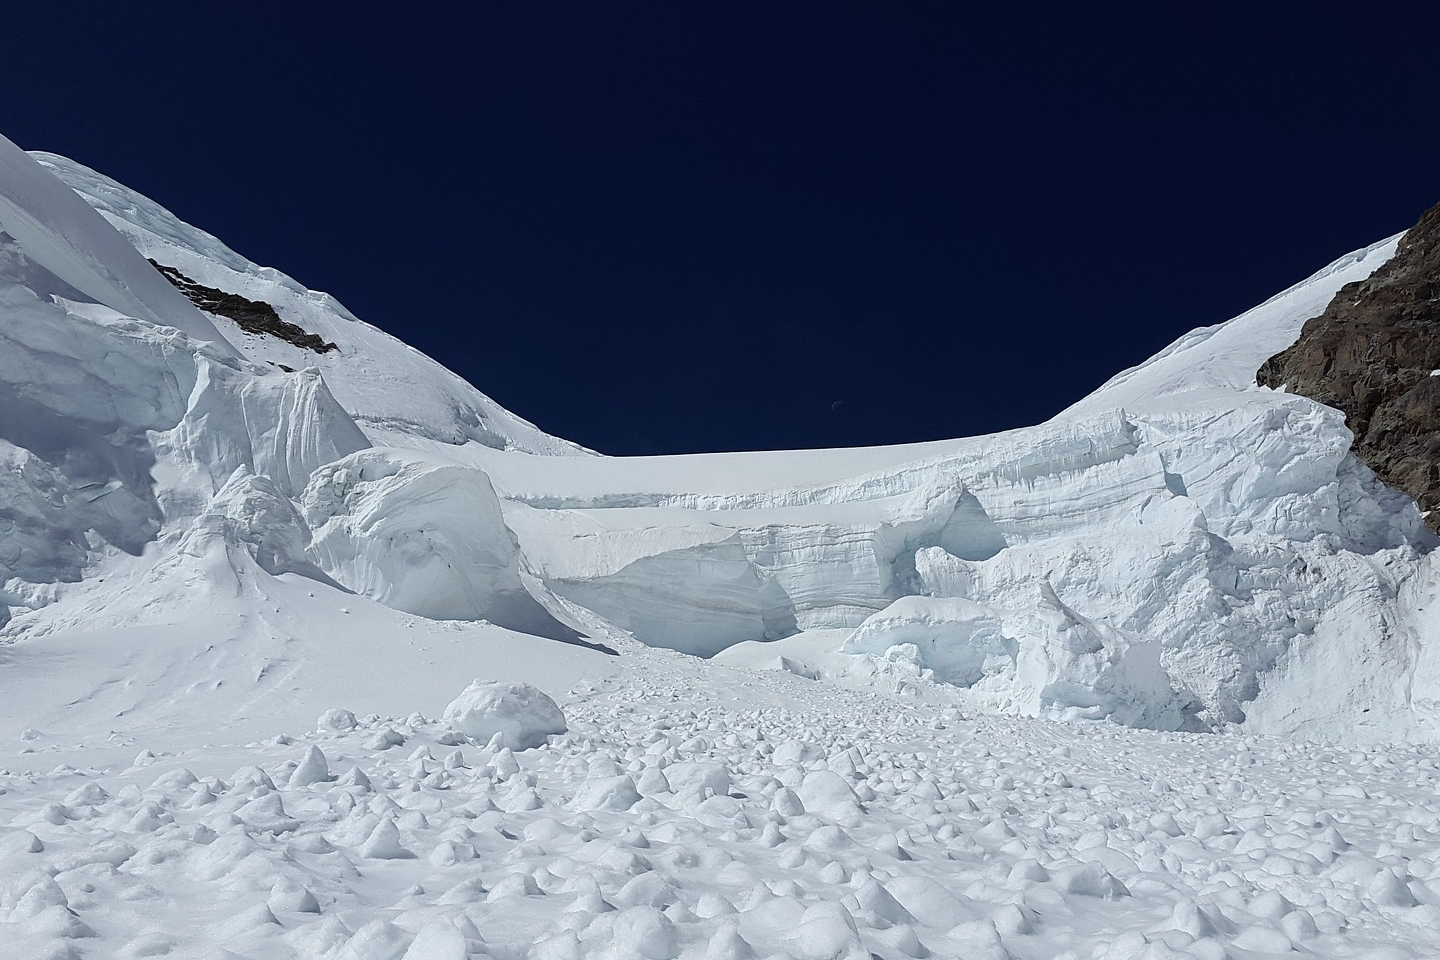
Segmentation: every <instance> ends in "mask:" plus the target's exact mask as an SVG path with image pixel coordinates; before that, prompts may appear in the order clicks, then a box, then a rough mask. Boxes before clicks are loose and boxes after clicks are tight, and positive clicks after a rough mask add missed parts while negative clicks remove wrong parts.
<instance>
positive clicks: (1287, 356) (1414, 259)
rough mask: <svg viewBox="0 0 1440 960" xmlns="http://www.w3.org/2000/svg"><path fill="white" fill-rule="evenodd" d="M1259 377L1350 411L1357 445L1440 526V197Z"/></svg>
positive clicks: (1364, 456)
mask: <svg viewBox="0 0 1440 960" xmlns="http://www.w3.org/2000/svg"><path fill="white" fill-rule="evenodd" d="M1256 381H1257V382H1258V383H1260V384H1261V385H1262V386H1267V387H1274V388H1279V387H1282V386H1283V387H1284V388H1285V389H1286V390H1288V391H1290V392H1291V393H1298V394H1302V395H1304V396H1307V397H1310V398H1311V399H1312V400H1318V401H1319V402H1320V403H1323V404H1325V405H1326V406H1330V407H1334V408H1336V409H1337V410H1340V411H1342V412H1343V413H1344V414H1345V424H1346V426H1348V427H1349V428H1350V430H1351V432H1352V433H1354V435H1355V442H1354V446H1353V450H1354V452H1355V455H1356V456H1358V457H1359V458H1360V459H1361V460H1363V461H1365V463H1366V464H1368V465H1369V466H1370V468H1371V469H1372V470H1374V471H1375V473H1376V474H1377V475H1378V476H1379V477H1380V479H1382V480H1384V481H1385V482H1386V483H1388V484H1390V485H1391V486H1393V487H1396V488H1397V489H1400V490H1403V491H1405V492H1406V493H1408V494H1409V495H1410V496H1412V497H1414V498H1415V500H1416V502H1418V503H1419V505H1420V509H1421V510H1423V511H1427V512H1428V515H1427V517H1426V522H1427V523H1428V524H1429V526H1430V528H1431V529H1433V530H1435V531H1437V532H1440V509H1437V508H1440V204H1437V205H1436V206H1434V207H1431V208H1430V209H1429V210H1427V211H1426V212H1425V214H1424V216H1422V217H1421V218H1420V222H1419V223H1417V224H1416V225H1415V226H1414V227H1412V228H1410V230H1409V231H1408V232H1407V233H1406V234H1405V236H1404V237H1403V238H1402V239H1401V240H1400V245H1399V247H1398V248H1397V249H1396V252H1395V256H1394V258H1392V259H1391V260H1390V261H1389V262H1388V263H1386V264H1385V265H1384V266H1382V267H1380V269H1378V270H1376V271H1375V273H1374V274H1372V275H1371V276H1370V277H1369V279H1367V280H1364V281H1361V282H1359V283H1349V284H1346V285H1345V286H1344V287H1341V288H1340V291H1339V292H1338V293H1336V294H1335V298H1334V299H1333V300H1331V301H1330V305H1329V306H1328V307H1326V308H1325V312H1324V313H1322V314H1321V315H1320V316H1318V317H1315V318H1314V319H1313V320H1309V321H1307V322H1306V324H1305V328H1304V330H1303V331H1302V332H1301V334H1300V339H1299V340H1298V341H1296V343H1295V344H1294V345H1293V346H1291V347H1290V348H1289V349H1287V350H1284V351H1282V352H1280V353H1278V354H1276V355H1275V356H1273V357H1271V358H1270V359H1269V360H1267V361H1265V363H1264V364H1263V365H1261V367H1260V370H1259V372H1258V374H1257V375H1256Z"/></svg>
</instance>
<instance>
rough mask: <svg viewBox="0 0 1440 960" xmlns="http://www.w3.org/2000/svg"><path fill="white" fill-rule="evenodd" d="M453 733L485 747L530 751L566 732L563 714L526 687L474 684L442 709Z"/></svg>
mask: <svg viewBox="0 0 1440 960" xmlns="http://www.w3.org/2000/svg"><path fill="white" fill-rule="evenodd" d="M444 719H445V722H446V723H448V724H450V726H451V728H452V729H453V730H455V732H456V733H460V734H464V735H465V736H467V737H469V738H470V739H472V740H476V741H478V742H480V743H483V744H487V745H494V746H498V747H508V748H509V749H511V750H529V749H531V748H532V747H543V746H544V745H545V743H546V740H547V739H548V738H549V737H552V736H555V735H557V734H562V733H564V732H565V729H566V728H565V714H564V713H562V712H561V710H560V707H559V705H558V704H556V703H555V701H554V700H552V699H550V697H549V696H547V695H546V694H545V692H544V691H543V690H537V689H536V688H534V687H532V686H530V684H528V683H514V682H511V683H501V682H499V681H495V680H476V681H475V682H474V683H472V684H470V686H468V687H466V688H465V689H464V691H463V692H461V694H460V696H458V697H456V698H455V699H454V700H451V701H450V703H449V705H448V706H447V707H446V708H445V714H444Z"/></svg>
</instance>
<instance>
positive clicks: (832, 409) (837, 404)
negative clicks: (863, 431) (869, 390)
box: [830, 400, 845, 413]
mask: <svg viewBox="0 0 1440 960" xmlns="http://www.w3.org/2000/svg"><path fill="white" fill-rule="evenodd" d="M843 406H845V401H844V400H836V401H835V402H834V403H832V404H830V412H831V413H839V412H840V408H841V407H843Z"/></svg>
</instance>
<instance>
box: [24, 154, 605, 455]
mask: <svg viewBox="0 0 1440 960" xmlns="http://www.w3.org/2000/svg"><path fill="white" fill-rule="evenodd" d="M32 156H34V158H35V159H36V160H37V161H38V162H39V164H40V165H41V166H43V167H44V168H45V169H48V170H49V171H50V172H52V173H53V174H54V178H51V182H52V183H53V180H54V179H55V178H58V179H59V180H61V181H62V182H63V183H64V184H65V185H66V186H69V187H70V188H71V189H72V190H73V191H74V192H75V193H78V194H79V195H80V198H81V199H83V200H84V201H86V203H88V204H89V205H90V206H91V207H93V208H94V210H95V211H96V212H98V213H99V214H100V215H101V217H103V218H104V219H105V220H106V221H108V222H109V223H110V224H111V225H113V227H114V228H115V230H116V231H119V233H120V234H122V235H123V236H124V238H125V239H127V240H128V241H129V242H130V244H133V249H134V250H138V251H139V252H140V253H141V254H142V255H143V256H145V257H149V258H151V259H153V260H155V261H156V262H157V263H163V264H165V265H166V266H170V267H175V268H177V269H178V270H180V272H182V273H183V274H185V276H187V277H189V278H191V279H192V280H194V281H196V282H198V283H202V284H204V285H206V286H210V287H215V288H218V289H221V290H225V291H227V292H229V293H236V294H240V295H241V296H244V297H246V298H248V299H251V300H260V301H263V302H265V303H268V304H270V305H271V306H272V307H274V308H275V309H276V312H277V313H278V314H279V315H280V317H281V319H283V320H286V321H288V322H290V323H294V324H296V325H298V326H299V327H301V328H302V329H304V330H306V331H307V332H309V333H314V334H317V335H319V336H320V337H321V339H323V340H326V341H329V342H333V343H336V344H338V345H339V348H340V349H339V350H338V351H332V352H329V353H325V354H315V353H312V352H310V351H309V350H305V349H303V348H301V347H297V346H294V345H292V344H289V343H287V342H285V341H283V340H279V339H276V338H274V337H266V336H257V335H253V334H248V333H246V332H245V331H243V330H241V329H240V328H239V327H238V326H237V325H236V324H234V323H233V322H232V321H230V320H228V319H225V318H219V317H217V318H212V319H211V321H208V322H213V324H214V325H215V326H216V327H219V328H221V329H223V330H224V331H225V333H226V336H227V338H228V339H229V340H230V342H232V343H233V344H235V348H236V349H237V350H239V351H240V352H241V353H242V354H244V355H245V356H246V357H247V358H249V359H251V360H254V361H257V362H259V363H265V364H272V365H278V364H283V365H284V366H287V367H290V368H292V369H295V370H303V369H306V368H315V369H317V370H319V371H321V373H322V374H323V375H324V376H325V379H326V381H327V382H328V383H329V385H330V387H331V389H333V390H334V391H335V396H336V398H337V399H338V400H339V401H340V404H341V406H343V407H344V408H345V410H346V411H347V412H348V413H349V414H350V415H351V416H352V417H353V418H354V419H355V421H356V422H357V423H358V424H359V425H360V427H361V429H363V430H364V431H365V434H366V435H367V436H368V437H370V438H371V440H373V441H374V442H375V443H376V444H377V445H391V444H393V445H398V446H409V445H411V444H412V443H414V442H415V441H416V440H420V439H423V440H432V441H437V442H441V443H444V444H447V445H451V444H459V445H463V444H469V443H477V444H485V445H490V446H495V447H499V448H501V449H508V450H518V451H524V452H528V453H535V454H545V455H559V456H573V455H577V454H584V453H588V452H589V451H586V450H584V449H583V448H581V447H579V446H576V445H575V444H573V443H570V442H568V441H565V440H560V439H558V438H556V437H552V436H549V435H548V434H546V433H543V432H542V431H540V430H539V429H538V428H536V427H535V426H534V425H533V424H531V423H528V422H527V421H525V420H523V419H521V418H520V417H517V416H515V415H514V414H513V413H511V412H510V411H508V410H506V409H504V408H503V407H501V406H500V405H499V404H497V403H496V402H495V401H493V400H491V399H490V398H489V397H486V396H485V395H484V394H482V393H480V392H479V391H478V390H476V389H475V388H474V387H472V386H471V385H470V384H468V383H466V382H465V381H464V380H461V379H460V378H459V377H457V376H456V375H455V374H453V373H451V372H450V371H449V370H446V369H445V368H444V367H442V366H440V365H439V364H438V363H436V362H435V361H433V360H431V359H430V358H429V357H426V356H425V355H424V354H422V353H420V352H419V351H418V350H415V349H414V348H413V347H409V346H407V345H405V344H404V343H401V342H400V341H399V340H396V339H395V338H394V337H392V336H390V335H388V334H386V333H385V332H384V331H382V330H379V329H377V328H375V327H373V326H371V325H370V324H367V323H365V322H363V321H362V320H359V319H357V318H356V317H355V315H354V314H352V313H351V312H350V311H349V310H347V309H345V307H344V306H343V305H342V304H340V302H339V301H337V300H336V299H335V298H334V297H332V296H330V295H329V294H327V293H321V292H319V291H314V290H308V289H306V288H305V287H303V286H301V285H300V284H299V283H296V282H295V281H294V280H292V279H291V278H289V277H287V276H285V275H284V274H283V273H281V272H280V271H278V270H275V269H273V268H271V267H262V266H258V265H256V264H254V263H251V262H250V261H249V260H246V259H245V258H244V257H241V256H240V255H239V254H237V253H235V252H234V251H233V250H231V249H230V248H229V247H227V246H226V245H225V244H224V243H222V242H221V241H219V240H218V239H216V238H215V237H213V236H211V235H210V234H208V233H205V232H204V231H203V230H198V229H196V228H195V227H192V226H190V225H189V224H186V223H184V222H182V221H181V220H180V219H178V218H177V217H176V216H175V215H174V214H172V213H171V212H170V211H168V210H166V209H165V208H164V207H161V206H160V205H159V204H157V203H155V202H154V201H153V200H150V199H149V198H148V197H144V196H142V195H140V194H138V193H136V192H135V191H133V190H130V189H129V188H127V187H125V186H123V185H121V184H119V183H117V182H115V181H114V180H111V179H110V178H109V177H106V176H104V175H102V174H99V173H96V172H95V171H94V170H91V169H89V168H88V167H85V166H83V165H81V164H78V163H76V162H74V161H73V160H69V159H66V158H65V157H61V156H57V155H55V154H49V153H35V154H33V155H32ZM111 232H112V233H113V232H114V231H111ZM397 242H403V241H397ZM146 266H147V267H148V265H146ZM146 276H147V279H149V280H154V279H157V277H156V276H155V271H154V270H153V269H150V270H148V273H147V274H146ZM160 286H161V287H163V288H165V289H166V290H167V291H168V296H169V299H172V300H173V299H175V298H178V299H179V300H180V302H181V304H183V305H185V306H187V307H188V306H189V303H188V301H186V300H185V299H184V298H183V297H180V295H179V294H178V293H177V292H176V291H175V290H173V289H171V288H170V284H169V282H168V281H165V280H163V279H160ZM463 293H464V291H444V292H442V296H441V297H439V298H438V299H440V300H442V301H444V302H446V303H460V304H463V303H464V302H465V298H464V296H463ZM436 299H437V298H436V297H433V296H424V297H422V298H419V299H417V302H416V310H417V311H419V310H425V311H430V310H433V309H435V306H434V304H435V302H436ZM459 309H469V308H465V307H461V308H459ZM190 312H191V313H192V314H194V315H195V316H196V317H197V318H199V319H201V320H204V317H203V315H201V314H199V313H198V311H195V310H193V308H192V309H191V310H190ZM405 319H406V318H404V317H396V318H391V320H392V322H394V323H397V324H401V323H403V322H404V321H405ZM456 322H467V323H477V324H478V323H483V322H484V320H483V317H480V316H473V317H464V318H458V319H457V321H456Z"/></svg>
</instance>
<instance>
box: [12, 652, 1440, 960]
mask: <svg viewBox="0 0 1440 960" xmlns="http://www.w3.org/2000/svg"><path fill="white" fill-rule="evenodd" d="M351 706H352V707H363V705H360V704H351ZM564 710H565V714H566V718H567V721H568V724H569V728H570V729H569V731H568V732H567V733H565V734H564V735H562V736H558V737H552V738H551V739H550V741H549V743H548V744H547V745H546V746H542V747H539V748H535V749H530V750H519V751H517V750H512V749H510V748H508V747H503V746H500V745H499V744H498V742H497V743H492V744H486V745H477V744H475V743H474V742H473V741H470V740H468V739H467V738H465V737H463V736H460V735H459V734H457V732H456V731H455V730H454V729H453V728H452V727H451V725H450V724H448V723H446V722H443V721H436V720H431V719H426V718H422V717H420V716H418V715H415V716H410V717H406V718H382V717H378V716H375V715H369V716H365V717H362V718H360V719H358V720H357V719H356V718H355V716H354V714H351V713H349V712H348V711H345V710H342V709H337V710H331V711H328V712H327V713H326V714H325V715H324V716H322V717H321V718H320V721H319V722H318V723H317V724H316V725H315V727H314V729H311V730H305V731H291V732H290V733H289V734H288V735H280V736H275V737H272V738H270V739H267V740H265V741H261V742H252V743H248V744H243V745H239V744H236V745H229V746H225V745H214V744H204V745H201V744H199V743H194V742H191V743H189V744H186V745H181V744H180V743H175V742H171V743H168V744H166V745H165V746H166V749H159V747H160V745H159V744H157V745H156V749H154V750H143V751H141V752H140V754H139V756H138V757H136V758H135V760H134V761H133V763H126V762H121V763H114V764H110V765H106V766H103V767H101V768H96V767H93V766H90V765H88V764H87V756H91V755H93V754H87V752H86V751H85V750H68V751H67V750H65V749H61V748H60V747H59V746H58V745H55V749H47V750H45V756H46V757H47V758H48V757H49V756H50V755H52V754H53V756H54V757H55V758H56V759H57V760H61V761H62V762H60V764H59V765H58V766H56V767H55V768H54V769H53V770H51V771H50V772H48V773H43V774H41V773H17V772H11V771H4V772H0V824H3V827H0V957H4V958H6V960H11V958H13V960H22V958H23V960H38V958H84V957H105V958H112V957H113V958H129V957H141V956H169V957H177V958H178V957H221V956H223V957H231V958H233V957H236V956H238V957H245V958H252V960H262V958H263V960H270V958H286V957H296V958H301V957H304V958H310V957H315V958H336V960H340V958H343V960H402V958H408V960H421V958H426V960H433V958H443V960H462V958H467V957H496V958H504V960H522V958H523V960H569V958H581V957H584V958H593V957H599V958H615V960H621V958H627V960H628V958H635V957H647V958H656V960H671V958H687V960H688V958H696V960H699V958H716V960H720V958H724V960H729V958H742V957H757V958H793V960H811V958H826V960H833V958H837V957H853V958H859V960H868V958H870V957H872V956H878V957H882V958H886V960H891V958H896V960H898V958H902V957H966V958H969V957H985V958H1001V960H1003V958H1017V960H1030V958H1036V960H1038V958H1042V957H1043V958H1073V960H1089V958H1116V960H1118V958H1142V957H1143V958H1177V957H1195V958H1204V960H1211V958H1224V957H1229V958H1232V960H1255V958H1264V957H1280V956H1285V957H1335V958H1362V957H1371V958H1377V960H1378V958H1405V957H1414V958H1422V957H1433V956H1435V955H1436V950H1437V944H1440V938H1437V934H1436V931H1437V930H1440V793H1437V787H1440V757H1437V753H1436V751H1435V749H1434V748H1433V747H1429V746H1419V745H1391V746H1386V747H1379V748H1369V747H1337V746H1333V745H1328V744H1324V743H1310V742H1303V741H1295V740H1275V739H1268V738H1258V737H1247V738H1242V737H1220V736H1215V735H1196V734H1183V733H1172V734H1167V733H1154V732H1149V731H1137V730H1130V729H1125V728H1121V727H1118V726H1116V725H1113V724H1082V725H1056V724H1050V723H1045V722H1040V721H1032V720H1026V719H1021V718H1011V717H1000V716H994V715H987V714H977V713H972V712H970V711H969V710H968V709H967V710H962V709H959V708H957V706H956V705H955V701H954V700H953V699H950V697H949V696H948V695H947V693H946V692H945V691H944V689H943V688H942V687H939V686H928V687H924V688H911V692H910V694H909V695H906V696H892V695H887V694H881V693H877V692H874V691H870V690H847V689H844V688H841V687H837V686H832V685H828V684H818V683H815V682H813V681H808V680H805V679H802V678H799V677H795V676H793V675H790V674H788V673H784V672H779V671H773V672H765V671H743V670H733V669H729V668H726V667H721V666H718V665H716V664H713V663H709V664H707V663H704V662H701V661H696V660H692V659H690V658H686V657H682V656H678V655H674V654H671V653H669V652H667V651H658V650H646V649H627V650H626V651H625V653H624V656H623V657H622V658H621V668H620V670H619V672H617V673H615V674H613V675H611V676H609V677H602V678H597V679H595V680H584V681H581V682H579V683H578V684H577V685H576V686H575V687H574V688H573V689H572V690H571V692H570V696H569V697H568V698H567V699H566V701H565V703H564ZM28 735H29V736H30V737H31V738H32V739H30V740H28V741H25V742H26V743H27V744H29V745H30V746H31V747H32V748H41V747H47V746H48V744H47V743H46V738H45V736H44V735H42V734H39V733H36V732H34V731H30V732H29V734H28ZM27 756H28V757H29V758H30V759H31V760H32V761H33V760H34V759H38V758H37V757H35V756H33V755H27ZM225 951H228V952H225Z"/></svg>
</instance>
